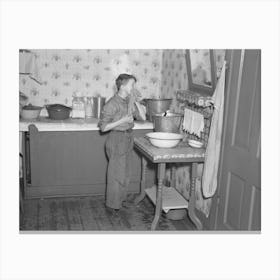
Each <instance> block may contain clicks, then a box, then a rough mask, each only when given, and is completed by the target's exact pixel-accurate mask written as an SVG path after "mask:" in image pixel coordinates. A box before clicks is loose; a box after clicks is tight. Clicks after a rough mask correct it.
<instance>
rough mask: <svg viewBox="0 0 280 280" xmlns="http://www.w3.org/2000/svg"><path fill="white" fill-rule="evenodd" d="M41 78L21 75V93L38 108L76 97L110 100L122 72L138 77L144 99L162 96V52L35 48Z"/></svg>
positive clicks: (67, 101) (67, 103)
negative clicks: (96, 97) (99, 97)
mask: <svg viewBox="0 0 280 280" xmlns="http://www.w3.org/2000/svg"><path fill="white" fill-rule="evenodd" d="M31 51H32V53H33V54H34V55H35V63H36V64H37V66H38V71H39V73H37V76H38V75H39V76H40V77H41V79H42V85H40V84H38V83H36V82H35V81H34V80H32V79H29V78H28V76H27V75H20V79H19V88H20V91H22V92H23V93H25V94H26V95H27V96H28V97H29V102H31V103H32V104H34V105H44V104H48V103H62V104H65V105H71V104H72V95H73V93H74V92H75V91H80V92H81V93H82V95H84V96H95V95H101V96H104V97H106V98H107V99H108V98H109V97H111V96H112V95H113V94H114V92H115V79H116V78H117V76H118V75H119V74H120V73H123V72H125V73H131V74H133V75H135V76H136V78H137V80H138V82H137V87H138V89H139V90H140V92H141V93H142V95H143V97H158V96H159V95H160V86H161V69H162V50H159V49H155V50H152V49H149V50H145V49H143V50H136V49H133V50H132V49H122V50H118V49H102V50H94V49H92V50H90V49H88V50H70V49H69V50H55V49H33V50H31Z"/></svg>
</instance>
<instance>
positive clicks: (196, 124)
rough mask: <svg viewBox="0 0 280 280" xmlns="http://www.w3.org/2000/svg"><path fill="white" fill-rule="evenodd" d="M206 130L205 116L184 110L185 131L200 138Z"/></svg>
mask: <svg viewBox="0 0 280 280" xmlns="http://www.w3.org/2000/svg"><path fill="white" fill-rule="evenodd" d="M203 129H204V116H203V115H202V114H200V113H198V112H195V111H192V110H190V109H188V108H185V110H184V120H183V130H185V131H187V132H189V133H191V134H195V135H197V136H198V137H200V133H201V132H203Z"/></svg>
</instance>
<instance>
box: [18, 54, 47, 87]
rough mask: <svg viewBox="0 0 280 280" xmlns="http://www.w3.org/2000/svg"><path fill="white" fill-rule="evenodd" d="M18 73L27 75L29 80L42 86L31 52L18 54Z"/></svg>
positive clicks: (37, 67) (36, 64)
mask: <svg viewBox="0 0 280 280" xmlns="http://www.w3.org/2000/svg"><path fill="white" fill-rule="evenodd" d="M19 73H21V74H29V77H30V78H31V79H33V80H35V81H36V82H38V83H39V84H42V78H41V75H40V71H39V66H38V63H37V59H36V57H35V54H34V53H33V52H20V53H19Z"/></svg>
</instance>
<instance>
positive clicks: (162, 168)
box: [151, 163, 165, 230]
mask: <svg viewBox="0 0 280 280" xmlns="http://www.w3.org/2000/svg"><path fill="white" fill-rule="evenodd" d="M164 176H165V163H159V164H158V170H157V177H158V183H157V198H156V211H155V217H154V220H153V222H152V226H151V230H155V229H156V227H157V225H158V222H159V218H160V215H161V211H162V188H163V179H164Z"/></svg>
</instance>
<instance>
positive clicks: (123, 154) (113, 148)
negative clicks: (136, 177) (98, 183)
mask: <svg viewBox="0 0 280 280" xmlns="http://www.w3.org/2000/svg"><path fill="white" fill-rule="evenodd" d="M105 147H106V154H107V156H108V159H109V164H108V169H107V188H106V206H108V207H111V208H114V209H120V208H121V207H122V202H123V201H125V200H126V196H127V189H128V185H129V182H130V177H131V163H132V149H133V133H132V129H129V130H127V131H115V130H112V131H110V133H109V136H108V138H107V140H106V144H105Z"/></svg>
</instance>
